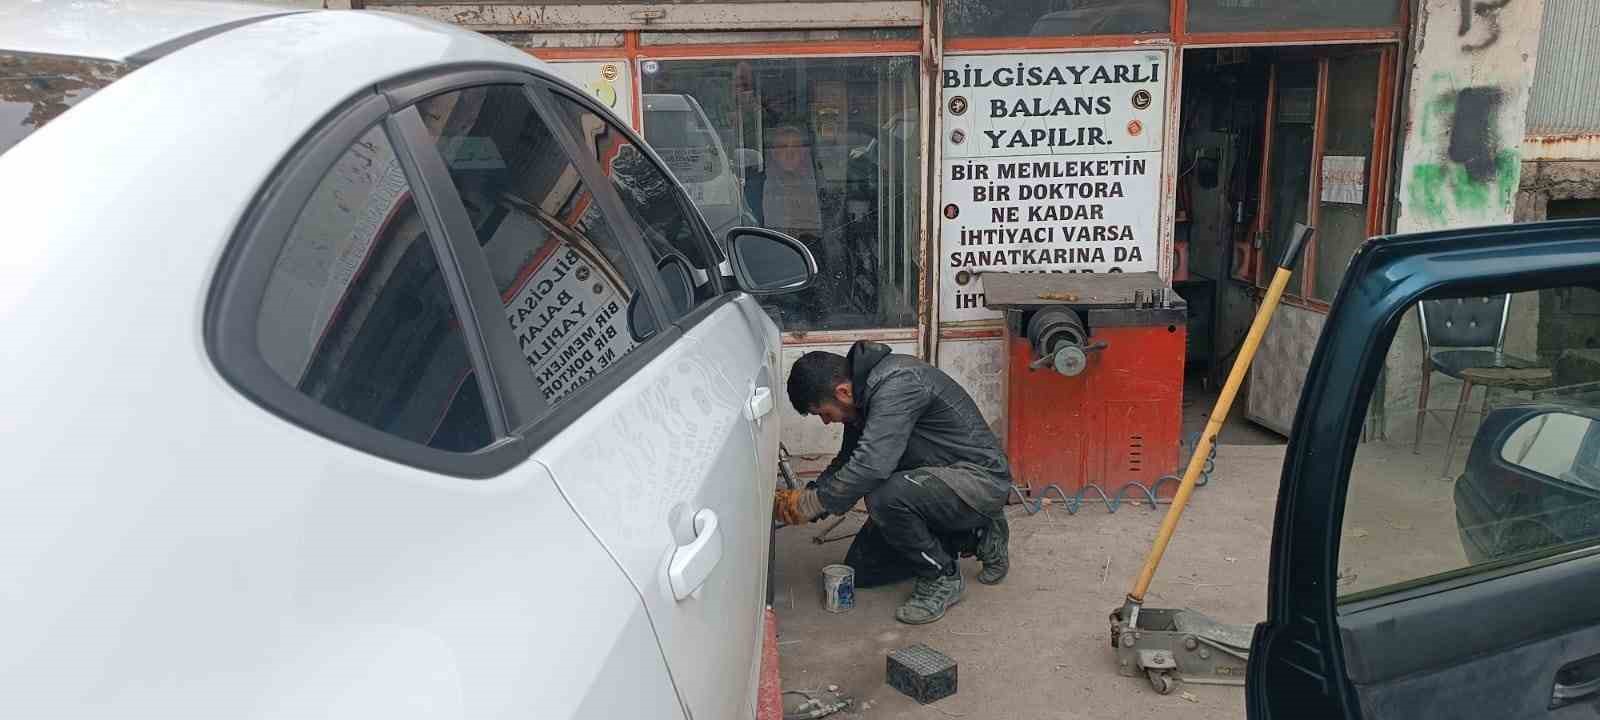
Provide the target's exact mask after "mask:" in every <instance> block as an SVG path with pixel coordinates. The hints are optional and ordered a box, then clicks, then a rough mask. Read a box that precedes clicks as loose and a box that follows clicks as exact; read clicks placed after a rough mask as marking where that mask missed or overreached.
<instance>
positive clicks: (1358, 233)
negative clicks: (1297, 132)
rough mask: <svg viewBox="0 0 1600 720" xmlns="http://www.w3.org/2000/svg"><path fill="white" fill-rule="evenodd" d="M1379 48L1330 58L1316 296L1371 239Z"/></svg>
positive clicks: (1329, 290) (1331, 288)
mask: <svg viewBox="0 0 1600 720" xmlns="http://www.w3.org/2000/svg"><path fill="white" fill-rule="evenodd" d="M1379 60H1380V56H1379V55H1378V54H1377V53H1368V54H1365V55H1355V56H1350V57H1337V58H1332V59H1330V60H1329V61H1328V119H1327V125H1326V126H1324V128H1323V149H1322V176H1321V180H1322V181H1321V182H1320V183H1319V184H1318V185H1319V189H1318V194H1319V195H1320V196H1321V197H1320V199H1319V202H1320V204H1319V206H1318V212H1317V238H1316V241H1315V242H1316V245H1315V246H1314V247H1315V253H1316V254H1315V256H1314V257H1315V263H1316V264H1315V266H1314V270H1313V271H1314V272H1315V273H1316V277H1315V279H1314V280H1313V283H1314V284H1313V286H1312V297H1313V298H1315V299H1317V300H1323V301H1331V300H1333V295H1334V293H1336V292H1338V291H1339V283H1340V282H1341V281H1343V280H1344V271H1345V268H1346V267H1347V266H1349V264H1350V256H1352V255H1354V254H1355V252H1356V248H1359V247H1361V243H1363V242H1366V239H1367V197H1368V188H1367V182H1368V178H1370V177H1371V169H1372V167H1371V166H1372V134H1373V131H1374V128H1373V125H1374V123H1375V122H1376V121H1377V116H1378V93H1377V87H1378V67H1379V64H1380V62H1379Z"/></svg>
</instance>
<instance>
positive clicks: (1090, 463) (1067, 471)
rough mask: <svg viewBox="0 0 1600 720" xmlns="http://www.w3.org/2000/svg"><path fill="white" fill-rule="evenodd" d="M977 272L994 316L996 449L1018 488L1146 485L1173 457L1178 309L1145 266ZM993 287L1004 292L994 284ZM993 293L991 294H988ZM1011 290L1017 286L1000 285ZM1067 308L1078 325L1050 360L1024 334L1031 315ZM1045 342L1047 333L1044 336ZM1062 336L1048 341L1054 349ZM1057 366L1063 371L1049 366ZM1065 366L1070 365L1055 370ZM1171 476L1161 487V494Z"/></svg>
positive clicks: (1180, 355)
mask: <svg viewBox="0 0 1600 720" xmlns="http://www.w3.org/2000/svg"><path fill="white" fill-rule="evenodd" d="M1004 277H1006V278H1013V279H1016V278H1021V279H1023V280H1020V281H1018V284H1021V285H1023V286H1025V287H1021V288H1017V287H1012V285H1013V283H1011V282H1008V281H1007V280H1000V281H999V282H997V279H998V278H997V275H996V274H992V273H990V274H985V275H984V286H985V291H986V294H987V304H988V305H989V306H990V307H997V306H998V307H1000V308H1002V309H1004V310H1005V311H1006V316H1007V322H1006V346H1007V352H1008V355H1009V357H1008V359H1007V368H1006V369H1007V374H1006V400H1007V406H1006V417H1007V423H1006V451H1007V454H1008V455H1009V456H1010V460H1011V468H1012V474H1013V475H1014V479H1015V480H1016V482H1017V483H1018V484H1021V485H1025V486H1027V488H1028V489H1029V491H1030V493H1032V494H1035V495H1037V494H1038V493H1039V492H1041V491H1042V490H1043V488H1044V487H1046V486H1048V485H1052V484H1053V485H1056V486H1058V487H1060V488H1061V489H1062V490H1064V491H1066V492H1068V493H1072V492H1075V491H1077V490H1078V489H1080V488H1082V487H1083V486H1085V485H1098V486H1100V488H1101V489H1102V490H1105V491H1106V492H1108V493H1115V492H1116V491H1117V490H1118V489H1120V488H1121V487H1122V486H1123V485H1125V484H1126V483H1128V482H1129V481H1132V480H1137V481H1139V482H1140V483H1143V484H1144V485H1145V486H1146V487H1150V486H1153V485H1154V484H1155V481H1156V480H1157V479H1159V478H1160V477H1161V476H1163V475H1170V474H1175V473H1176V472H1178V470H1179V467H1178V466H1179V463H1181V462H1182V458H1181V454H1182V438H1181V434H1182V428H1183V416H1182V412H1183V367H1184V349H1185V343H1186V338H1187V333H1186V330H1185V322H1186V319H1187V318H1186V316H1187V309H1186V306H1185V305H1184V303H1183V301H1182V299H1180V298H1177V296H1176V295H1175V294H1173V293H1171V291H1170V290H1168V289H1166V288H1165V286H1164V284H1162V283H1161V281H1160V279H1159V278H1158V277H1156V276H1155V274H1154V273H1141V274H1128V275H1121V276H1117V275H1007V276H1004ZM1002 287H1004V288H1005V289H1001V288H1002ZM997 289H1001V290H1000V292H998V293H997V292H996V291H997ZM1006 289H1009V290H1020V292H1007V291H1006ZM1063 307H1065V308H1068V309H1070V310H1072V311H1073V313H1074V314H1075V315H1076V316H1077V317H1078V318H1080V320H1081V324H1082V326H1081V329H1075V330H1074V332H1081V333H1082V334H1084V335H1086V338H1084V339H1082V340H1079V339H1078V338H1077V337H1076V336H1075V337H1073V338H1072V339H1071V341H1070V342H1072V343H1074V344H1076V345H1078V347H1079V350H1082V352H1079V351H1077V350H1070V349H1069V350H1067V352H1068V353H1069V354H1070V355H1071V356H1072V360H1071V361H1068V362H1063V363H1057V364H1053V363H1051V362H1050V359H1051V358H1050V357H1047V356H1050V355H1053V353H1050V352H1045V351H1046V350H1049V349H1050V348H1041V347H1040V343H1039V338H1037V337H1029V334H1030V330H1032V329H1034V328H1030V324H1031V325H1035V326H1036V325H1039V324H1040V323H1038V322H1033V317H1034V315H1035V314H1037V313H1040V312H1041V311H1045V310H1049V309H1051V308H1056V309H1057V310H1056V313H1057V314H1058V315H1059V314H1060V313H1059V309H1060V308H1063ZM1047 340H1048V338H1047ZM1061 345H1062V343H1061V342H1060V341H1059V340H1058V341H1056V343H1055V348H1056V351H1057V352H1059V351H1061V350H1060V346H1061ZM1058 367H1062V368H1063V369H1061V370H1058V369H1057V368H1058ZM1065 372H1076V373H1077V374H1075V375H1067V374H1064V373H1065ZM1176 489H1177V484H1176V483H1167V484H1166V485H1164V486H1163V487H1162V488H1161V494H1162V495H1165V496H1170V495H1171V494H1172V493H1173V492H1174V491H1175V490H1176Z"/></svg>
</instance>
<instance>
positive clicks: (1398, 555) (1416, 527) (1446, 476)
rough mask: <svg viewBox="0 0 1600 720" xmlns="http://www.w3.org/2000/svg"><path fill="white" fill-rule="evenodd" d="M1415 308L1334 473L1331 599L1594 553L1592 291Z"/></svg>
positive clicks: (1552, 291) (1598, 513)
mask: <svg viewBox="0 0 1600 720" xmlns="http://www.w3.org/2000/svg"><path fill="white" fill-rule="evenodd" d="M1418 307H1420V309H1421V314H1420V316H1421V318H1422V320H1423V322H1422V323H1421V325H1422V326H1423V328H1425V329H1426V331H1427V332H1426V336H1425V337H1426V342H1424V341H1423V338H1424V334H1423V332H1421V330H1419V328H1418V327H1417V325H1408V326H1402V328H1401V329H1400V331H1399V335H1398V336H1397V338H1396V340H1395V341H1394V343H1393V345H1392V346H1391V347H1390V350H1389V356H1388V359H1387V363H1386V366H1385V373H1384V380H1383V382H1382V383H1380V384H1379V386H1378V388H1377V389H1376V390H1375V391H1374V394H1373V397H1372V400H1371V402H1372V404H1373V407H1374V408H1378V410H1377V411H1375V412H1374V413H1373V421H1372V423H1371V424H1370V426H1369V428H1368V434H1367V435H1368V437H1367V441H1366V442H1363V443H1362V444H1360V445H1359V446H1358V447H1357V450H1356V454H1355V457H1354V460H1353V464H1352V467H1351V470H1350V479H1349V489H1348V493H1347V495H1346V500H1345V507H1344V519H1343V525H1342V528H1341V530H1342V533H1341V535H1342V536H1341V538H1340V542H1339V556H1338V557H1339V564H1338V579H1337V581H1336V583H1337V586H1338V595H1339V597H1340V599H1341V601H1348V600H1350V599H1354V598H1360V597H1370V596H1373V595H1381V594H1385V593H1388V592H1392V591H1394V590H1397V589H1399V588H1402V587H1406V586H1409V585H1415V584H1418V583H1420V582H1424V581H1432V580H1438V579H1442V578H1443V577H1449V576H1453V575H1463V574H1472V573H1474V572H1478V571H1480V570H1483V569H1486V568H1489V567H1495V566H1505V565H1507V564H1513V563H1516V562H1520V561H1526V560H1531V559H1536V558H1540V557H1545V556H1550V555H1555V554H1557V553H1561V552H1566V551H1570V550H1573V549H1579V548H1585V547H1590V546H1596V545H1600V292H1597V291H1596V290H1594V289H1590V288H1585V287H1552V288H1545V289H1541V290H1537V291H1531V292H1523V293H1516V294H1511V295H1507V294H1495V295H1488V296H1473V297H1452V298H1441V299H1431V300H1425V301H1422V302H1421V303H1419V304H1418V305H1417V306H1413V308H1412V310H1413V312H1412V313H1411V315H1412V316H1413V317H1417V316H1418V313H1416V312H1415V311H1416V310H1417V309H1418ZM1419 370H1420V374H1419Z"/></svg>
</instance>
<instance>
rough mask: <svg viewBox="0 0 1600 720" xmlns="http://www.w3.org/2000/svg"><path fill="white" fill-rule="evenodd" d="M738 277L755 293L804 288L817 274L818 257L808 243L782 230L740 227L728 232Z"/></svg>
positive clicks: (742, 287) (732, 262)
mask: <svg viewBox="0 0 1600 720" xmlns="http://www.w3.org/2000/svg"><path fill="white" fill-rule="evenodd" d="M727 248H728V260H729V263H730V264H731V265H732V266H733V277H734V280H735V281H737V282H738V283H739V288H740V289H742V290H744V291H745V292H747V293H750V294H751V295H781V294H784V293H792V292H796V291H799V290H804V289H806V288H808V287H810V286H811V282H812V281H813V280H815V279H816V277H817V259H816V258H815V257H813V256H812V255H811V250H810V249H809V248H807V247H806V246H805V245H803V244H801V242H800V241H799V240H796V239H794V238H792V237H789V236H788V235H785V234H783V233H781V232H774V231H772V230H765V229H762V228H753V227H736V228H733V229H732V230H729V231H728V234H727Z"/></svg>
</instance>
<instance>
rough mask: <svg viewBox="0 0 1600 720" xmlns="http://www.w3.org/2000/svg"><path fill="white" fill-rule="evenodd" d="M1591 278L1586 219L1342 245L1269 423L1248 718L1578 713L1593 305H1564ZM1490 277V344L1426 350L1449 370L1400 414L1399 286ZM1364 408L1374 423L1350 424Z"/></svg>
mask: <svg viewBox="0 0 1600 720" xmlns="http://www.w3.org/2000/svg"><path fill="white" fill-rule="evenodd" d="M1597 290H1600V221H1594V220H1586V221H1576V222H1562V223H1545V224H1539V225H1519V226H1506V227H1495V228H1477V229H1467V230H1458V231H1449V232H1440V233H1431V234H1425V235H1416V236H1401V237H1390V238H1379V239H1377V240H1374V241H1371V242H1369V243H1368V244H1367V245H1366V246H1365V247H1364V248H1362V250H1361V251H1360V252H1358V253H1357V254H1356V256H1355V258H1354V259H1353V260H1352V263H1351V266H1350V271H1349V273H1348V275H1347V276H1346V278H1345V280H1344V285H1343V287H1342V288H1341V289H1340V291H1339V294H1338V296H1337V298H1336V299H1335V301H1334V304H1333V308H1332V311H1331V313H1330V314H1329V316H1328V323H1327V328H1326V330H1325V331H1324V334H1323V335H1322V338H1321V340H1320V342H1319V344H1318V346H1317V351H1316V354H1315V356H1314V358H1313V360H1312V362H1311V367H1310V370H1309V372H1308V374H1307V377H1306V381H1305V393H1304V396H1303V398H1302V399H1301V402H1300V407H1299V411H1298V413H1297V415H1296V418H1295V421H1294V432H1293V433H1292V434H1291V435H1290V440H1289V446H1288V449H1287V457H1286V459H1285V463H1284V471H1283V480H1282V484H1281V488H1280V491H1279V497H1278V509H1277V517H1276V522H1275V525H1274V529H1273V549H1272V560H1271V572H1270V579H1269V591H1268V609H1267V619H1266V621H1265V622H1264V623H1262V624H1261V625H1260V626H1258V628H1257V630H1256V634H1255V638H1254V643H1253V647H1252V651H1251V658H1250V666H1249V674H1248V683H1247V704H1248V708H1249V716H1250V717H1251V718H1252V719H1253V720H1262V719H1265V718H1367V719H1368V720H1387V719H1389V718H1428V717H1440V718H1530V717H1546V716H1549V717H1593V716H1594V713H1595V708H1596V707H1600V602H1595V598H1596V597H1600V529H1597V527H1600V525H1597V523H1595V522H1594V521H1593V520H1594V518H1596V517H1600V500H1597V499H1596V498H1597V497H1600V496H1597V495H1596V494H1595V493H1594V492H1593V489H1594V488H1593V487H1590V486H1589V485H1588V483H1589V482H1590V481H1591V480H1592V478H1590V475H1591V472H1590V470H1591V469H1592V468H1593V467H1594V466H1595V462H1596V460H1597V459H1596V458H1594V457H1591V456H1592V455H1593V454H1594V453H1595V452H1596V448H1595V445H1594V443H1593V442H1590V441H1589V440H1590V439H1591V438H1593V437H1594V434H1593V433H1594V432H1595V428H1596V427H1597V423H1600V421H1597V420H1595V418H1596V416H1597V414H1596V412H1595V410H1596V408H1600V392H1596V389H1597V388H1600V322H1597V318H1596V317H1595V316H1594V315H1586V314H1583V313H1581V312H1575V311H1574V308H1581V307H1582V306H1583V305H1584V304H1586V303H1588V302H1591V301H1592V300H1593V299H1594V298H1595V297H1596V292H1597ZM1504 293H1513V296H1512V306H1511V310H1510V312H1509V313H1508V314H1507V316H1506V318H1507V319H1506V320H1505V321H1504V322H1505V335H1506V338H1507V340H1506V343H1505V348H1504V350H1503V351H1502V352H1499V353H1497V352H1496V351H1495V349H1494V348H1486V349H1477V350H1469V351H1466V352H1475V353H1479V354H1476V355H1469V356H1455V357H1452V358H1440V359H1441V360H1448V361H1452V362H1447V363H1441V364H1451V365H1460V366H1464V367H1465V368H1466V370H1462V371H1454V372H1453V373H1436V374H1434V375H1433V376H1432V377H1431V381H1432V383H1433V390H1432V393H1431V396H1432V397H1433V398H1443V399H1444V400H1440V401H1436V402H1434V403H1433V404H1432V405H1431V406H1430V407H1429V408H1425V409H1423V410H1421V411H1419V410H1418V407H1417V400H1416V398H1417V389H1418V387H1419V386H1420V382H1421V379H1422V377H1421V375H1420V373H1419V369H1420V368H1423V367H1425V366H1424V365H1423V363H1422V354H1421V353H1422V348H1421V342H1420V337H1419V335H1420V334H1419V332H1418V330H1417V327H1416V324H1415V315H1416V313H1415V311H1414V309H1415V307H1416V306H1417V303H1418V302H1421V301H1424V300H1439V299H1451V300H1460V301H1461V302H1462V303H1464V304H1471V303H1474V302H1484V299H1485V298H1495V297H1498V296H1500V295H1503V294H1504ZM1430 312H1431V310H1430ZM1470 317H1471V316H1463V319H1460V320H1458V321H1460V322H1482V320H1478V319H1470ZM1450 351H1451V352H1463V351H1460V350H1457V349H1451V350H1450ZM1436 352H1444V351H1436ZM1511 360H1520V361H1525V363H1526V364H1529V365H1532V367H1531V368H1527V367H1517V366H1518V365H1522V364H1524V363H1523V362H1511ZM1454 361H1461V362H1454ZM1469 383H1470V384H1469ZM1452 390H1453V391H1454V392H1452ZM1452 398H1453V399H1455V402H1450V399H1452ZM1369 411H1371V412H1373V413H1374V415H1375V416H1376V417H1379V418H1380V419H1383V420H1382V421H1381V422H1380V423H1379V424H1378V429H1377V430H1376V431H1374V432H1372V433H1370V437H1368V438H1366V439H1364V438H1363V432H1362V430H1363V423H1364V421H1365V420H1366V418H1367V417H1368V412H1369ZM1419 412H1421V413H1422V415H1423V416H1424V420H1425V423H1424V424H1423V426H1422V427H1423V428H1424V431H1423V436H1422V437H1421V438H1420V440H1421V443H1420V447H1419V448H1418V450H1417V452H1415V453H1413V451H1412V449H1411V447H1412V442H1413V439H1414V438H1413V436H1412V435H1410V434H1408V433H1410V432H1412V428H1414V427H1416V423H1415V418H1416V417H1417V415H1416V414H1417V413H1419ZM1452 430H1453V431H1454V432H1453V433H1452ZM1575 518H1576V519H1578V520H1580V521H1576V522H1575V521H1574V519H1575Z"/></svg>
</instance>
